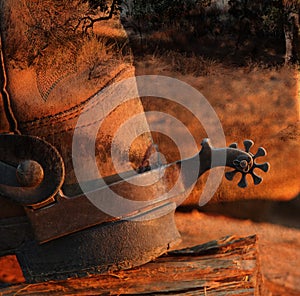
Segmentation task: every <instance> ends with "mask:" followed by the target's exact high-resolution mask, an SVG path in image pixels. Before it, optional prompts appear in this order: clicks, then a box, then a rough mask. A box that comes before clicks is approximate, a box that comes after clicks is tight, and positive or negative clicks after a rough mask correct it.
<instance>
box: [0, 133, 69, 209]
mask: <svg viewBox="0 0 300 296" xmlns="http://www.w3.org/2000/svg"><path fill="white" fill-rule="evenodd" d="M28 161H35V162H37V163H38V164H39V166H41V168H42V170H43V178H42V181H41V182H40V183H39V184H37V185H36V186H23V185H22V184H21V183H20V182H19V180H18V175H20V169H21V167H22V165H23V164H24V162H25V163H26V162H28ZM39 174H41V171H39ZM0 175H1V182H0V196H2V197H4V198H7V199H10V200H11V201H14V202H16V203H18V204H21V205H23V206H27V205H32V204H35V205H37V204H39V203H42V202H45V201H46V200H48V199H51V198H52V197H53V196H54V195H55V194H56V193H57V192H58V190H59V189H60V187H61V186H62V184H63V181H64V164H63V160H62V158H61V156H60V154H59V153H58V152H57V150H56V149H55V148H54V147H53V146H52V145H50V144H49V143H47V142H45V141H43V140H41V139H39V138H37V137H32V136H24V135H12V134H2V135H0ZM40 177H41V176H40V175H39V176H38V178H40ZM19 179H20V177H19ZM23 181H24V180H23Z"/></svg>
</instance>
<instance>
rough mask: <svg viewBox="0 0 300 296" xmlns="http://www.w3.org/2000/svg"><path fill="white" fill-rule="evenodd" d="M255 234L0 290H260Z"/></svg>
mask: <svg viewBox="0 0 300 296" xmlns="http://www.w3.org/2000/svg"><path fill="white" fill-rule="evenodd" d="M258 262H259V260H258V253H257V237H256V236H255V235H254V236H249V237H235V236H230V237H225V238H222V239H220V240H216V241H212V242H209V243H206V244H203V245H199V246H195V247H193V248H187V249H182V250H176V251H172V252H169V253H168V254H166V255H164V256H162V257H160V258H158V259H156V260H154V261H152V262H150V263H148V264H145V265H144V266H140V267H138V268H134V269H131V270H127V271H119V272H114V273H111V274H107V275H93V276H90V277H86V278H81V279H74V278H73V279H68V280H66V281H55V282H54V281H52V282H45V283H38V284H31V285H26V284H19V285H14V286H10V287H6V288H3V289H2V290H0V292H1V295H3V296H7V295H185V296H189V295H218V296H219V295H260V291H261V284H262V282H261V275H260V271H259V263H258Z"/></svg>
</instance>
